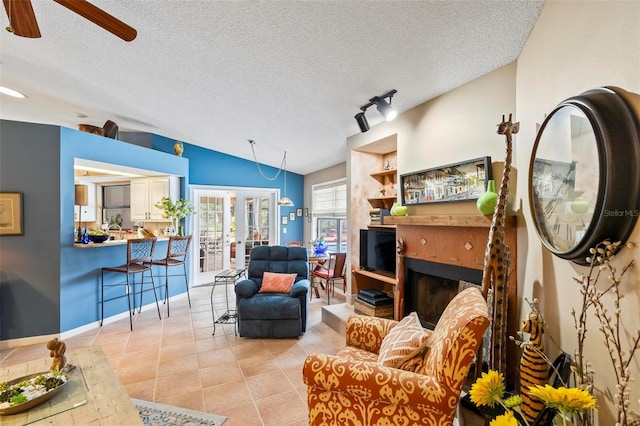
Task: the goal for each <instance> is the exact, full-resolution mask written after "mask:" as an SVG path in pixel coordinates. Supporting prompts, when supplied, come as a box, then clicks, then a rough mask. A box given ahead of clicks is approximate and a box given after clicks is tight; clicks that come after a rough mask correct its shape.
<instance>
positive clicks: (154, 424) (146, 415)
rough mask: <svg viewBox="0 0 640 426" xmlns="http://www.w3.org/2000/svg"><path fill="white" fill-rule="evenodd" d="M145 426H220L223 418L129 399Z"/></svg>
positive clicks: (224, 418)
mask: <svg viewBox="0 0 640 426" xmlns="http://www.w3.org/2000/svg"><path fill="white" fill-rule="evenodd" d="M131 402H133V405H135V406H136V408H137V409H138V414H140V418H141V419H142V422H143V423H144V424H145V426H196V425H197V426H220V425H221V424H223V423H224V422H225V420H227V418H226V417H224V416H218V415H217V414H209V413H203V412H201V411H194V410H187V409H185V408H180V407H172V406H170V405H164V404H157V403H155V402H149V401H142V400H140V399H134V398H131Z"/></svg>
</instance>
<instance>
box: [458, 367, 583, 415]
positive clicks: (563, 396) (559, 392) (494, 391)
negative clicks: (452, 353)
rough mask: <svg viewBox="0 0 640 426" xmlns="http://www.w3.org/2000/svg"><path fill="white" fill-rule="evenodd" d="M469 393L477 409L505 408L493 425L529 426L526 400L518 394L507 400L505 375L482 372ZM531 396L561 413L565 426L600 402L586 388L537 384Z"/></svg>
mask: <svg viewBox="0 0 640 426" xmlns="http://www.w3.org/2000/svg"><path fill="white" fill-rule="evenodd" d="M469 394H470V396H471V402H473V403H474V404H476V406H489V407H492V408H493V407H496V406H499V407H502V408H503V409H504V414H501V415H498V416H496V417H495V418H494V419H493V420H492V421H491V423H490V424H489V426H521V425H526V426H529V423H528V422H527V421H526V420H525V418H524V416H523V415H522V412H521V411H520V404H521V403H522V399H521V398H520V397H519V396H517V395H512V396H508V397H507V398H505V385H504V377H503V375H502V373H499V372H497V371H494V370H489V372H487V373H482V377H480V378H479V379H478V380H476V382H475V383H474V384H473V385H472V386H471V390H469ZM529 394H530V395H531V396H533V397H535V398H538V399H540V400H541V401H543V402H544V404H545V406H546V407H549V408H553V409H555V410H557V413H558V417H560V418H561V419H562V424H563V425H564V426H567V424H568V423H567V420H568V419H569V420H570V419H572V418H573V416H575V415H576V414H578V413H581V412H584V411H586V410H591V409H593V410H595V409H596V407H595V406H596V399H595V398H594V397H593V395H591V394H590V393H589V392H588V391H586V390H583V389H578V388H566V387H558V388H554V387H553V386H550V385H545V386H540V385H536V386H531V387H530V388H529Z"/></svg>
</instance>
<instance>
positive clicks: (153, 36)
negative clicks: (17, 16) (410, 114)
mask: <svg viewBox="0 0 640 426" xmlns="http://www.w3.org/2000/svg"><path fill="white" fill-rule="evenodd" d="M32 3H33V8H34V11H35V15H36V17H37V20H38V24H39V26H40V31H41V33H42V38H40V39H28V38H22V37H17V36H14V35H12V34H10V33H8V32H7V31H4V30H2V31H1V32H0V49H1V50H0V51H1V64H0V84H2V85H5V86H9V87H11V88H13V89H16V90H19V91H21V92H22V93H24V94H26V95H27V96H28V98H27V99H24V100H14V99H13V98H10V97H7V96H5V95H1V97H0V117H1V118H4V119H10V120H18V121H30V122H38V123H47V124H56V125H62V126H67V127H72V128H77V125H78V124H80V123H88V124H93V125H98V126H102V125H103V124H104V122H105V121H106V120H108V119H111V120H113V121H115V122H116V123H117V124H118V126H119V128H120V130H121V131H141V132H151V133H155V134H159V135H163V136H166V137H169V138H172V139H179V140H182V141H185V142H188V143H191V144H195V145H200V146H203V147H207V148H210V149H213V150H216V151H220V152H224V153H227V154H231V155H235V156H238V157H241V158H247V159H252V154H251V148H250V145H249V143H248V142H247V139H254V140H255V141H256V145H255V149H256V155H257V157H258V161H260V162H261V163H265V164H269V165H272V166H276V167H277V166H279V165H280V163H281V160H282V156H283V154H284V151H285V150H286V151H287V166H288V167H287V168H288V170H290V171H293V172H296V173H300V174H307V173H310V172H314V171H317V170H320V169H323V168H325V167H328V166H331V165H334V164H338V163H340V162H343V161H345V159H346V146H345V141H346V138H347V137H349V136H351V135H353V134H355V133H358V132H359V130H358V126H357V125H356V122H355V120H354V118H353V117H354V115H355V114H356V113H357V112H358V111H359V107H360V106H361V105H364V104H366V103H367V102H368V100H369V98H371V97H373V96H377V95H381V94H383V93H385V92H387V91H389V90H391V89H396V90H398V93H397V94H396V95H395V96H394V97H393V106H394V107H395V108H396V109H397V110H398V111H399V112H403V111H406V110H408V109H410V108H413V107H415V106H416V105H419V104H421V103H423V102H425V101H427V100H429V99H432V98H434V97H435V96H438V95H440V94H442V93H445V92H447V91H449V90H451V89H453V88H455V87H458V86H460V85H462V84H464V83H466V82H468V81H470V80H473V79H475V78H477V77H479V76H481V75H483V74H486V73H487V72H490V71H492V70H494V69H496V68H499V67H501V66H503V65H505V64H507V63H509V62H511V61H513V60H515V59H517V57H518V56H519V54H520V51H521V50H522V47H523V45H524V43H525V41H526V39H527V37H528V36H529V33H530V32H531V29H532V28H533V25H534V24H535V21H536V19H537V17H538V15H539V13H540V10H541V9H542V6H543V1H536V0H525V1H497V0H496V1H493V0H481V1H466V0H459V1H444V0H443V1H343V0H336V1H259V2H257V1H204V0H200V1H197V0H190V1H176V0H171V1H168V0H163V1H159V0H158V1H152V0H131V1H114V0H94V1H92V3H93V4H95V5H96V6H98V7H100V8H102V9H104V10H105V11H107V12H108V13H110V14H112V15H114V16H116V17H117V18H119V19H121V20H122V21H124V22H126V23H128V24H129V25H131V26H133V27H134V28H136V29H137V31H138V36H137V38H136V39H135V40H134V41H133V42H130V43H127V42H124V41H122V40H121V39H119V38H117V37H115V36H113V35H112V34H110V33H108V32H106V31H105V30H103V29H102V28H100V27H98V26H96V25H94V24H93V23H91V22H89V21H87V20H85V19H84V18H82V17H80V16H79V15H76V14H75V13H73V12H71V11H70V10H68V9H66V8H64V7H63V6H61V5H59V4H57V3H54V2H53V1H51V0H32ZM1 25H2V27H3V28H4V27H6V26H7V25H8V19H7V16H6V13H2V23H1ZM78 113H81V114H85V115H87V116H88V117H87V118H78V116H77V114H78ZM366 116H367V118H368V120H369V124H370V125H371V126H374V125H375V124H377V123H379V122H380V121H381V117H380V115H379V114H378V112H377V111H376V110H375V107H374V108H369V109H368V110H367V113H366Z"/></svg>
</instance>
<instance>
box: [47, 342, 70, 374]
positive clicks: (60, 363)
mask: <svg viewBox="0 0 640 426" xmlns="http://www.w3.org/2000/svg"><path fill="white" fill-rule="evenodd" d="M47 349H49V350H50V351H51V352H49V356H51V357H52V358H53V362H52V363H51V369H50V370H51V371H55V370H62V369H63V368H64V367H65V366H66V365H67V357H65V356H64V353H65V351H66V350H67V345H66V344H65V343H64V342H61V341H60V340H58V338H57V337H56V338H54V339H51V340H49V341H48V342H47Z"/></svg>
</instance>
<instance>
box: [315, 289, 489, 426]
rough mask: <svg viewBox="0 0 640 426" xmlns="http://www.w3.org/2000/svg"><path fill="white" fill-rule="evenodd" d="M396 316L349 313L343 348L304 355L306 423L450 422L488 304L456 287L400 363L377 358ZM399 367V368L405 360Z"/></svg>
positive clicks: (485, 323)
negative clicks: (421, 345) (419, 345)
mask: <svg viewBox="0 0 640 426" xmlns="http://www.w3.org/2000/svg"><path fill="white" fill-rule="evenodd" d="M397 324H398V322H397V321H393V320H388V319H383V318H376V317H367V316H362V315H352V316H351V317H350V318H349V320H348V321H347V330H346V347H345V348H343V349H342V350H340V351H339V352H338V354H336V355H324V354H310V355H309V356H307V358H306V360H305V363H304V367H303V379H304V382H305V384H306V385H307V402H308V406H309V424H310V425H380V426H382V425H406V426H409V425H430V426H434V425H437V426H445V425H451V424H452V422H453V418H454V416H455V412H456V409H457V406H458V402H459V400H460V392H461V389H462V386H463V384H464V383H465V380H466V378H467V374H468V372H469V369H470V366H471V365H472V363H473V361H474V359H475V355H476V352H477V350H478V348H479V346H480V344H481V343H482V337H483V335H484V332H485V330H486V329H487V327H488V326H489V315H488V309H487V303H486V301H485V299H484V298H483V297H482V294H481V293H480V291H479V290H478V289H477V288H474V287H470V288H467V289H465V290H463V291H461V292H460V293H458V294H457V295H456V296H455V297H454V298H453V300H451V302H450V303H449V305H448V306H447V308H446V309H445V311H444V312H443V314H442V316H441V317H440V320H439V321H438V324H437V325H436V327H435V329H434V330H433V331H429V330H425V332H426V333H428V334H429V336H428V337H427V342H426V348H425V349H424V350H422V351H421V352H420V353H419V354H417V355H415V357H416V358H419V359H414V361H415V362H408V363H405V364H404V365H405V366H409V369H410V370H413V371H406V370H405V369H399V368H390V367H384V366H382V365H379V363H378V354H379V352H380V347H381V345H382V342H383V340H384V338H385V336H387V335H388V334H389V332H390V331H391V330H392V329H393V327H395V326H396V325H397ZM403 368H404V367H403Z"/></svg>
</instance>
